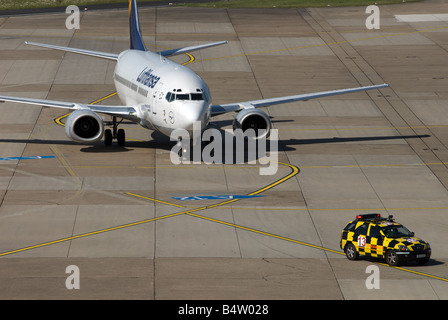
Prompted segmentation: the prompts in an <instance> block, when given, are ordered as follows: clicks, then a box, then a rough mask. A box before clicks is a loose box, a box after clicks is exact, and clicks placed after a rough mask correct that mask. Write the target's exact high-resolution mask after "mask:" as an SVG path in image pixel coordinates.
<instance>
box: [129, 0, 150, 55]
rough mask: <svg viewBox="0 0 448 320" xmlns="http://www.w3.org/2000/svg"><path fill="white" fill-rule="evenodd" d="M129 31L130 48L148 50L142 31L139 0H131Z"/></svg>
mask: <svg viewBox="0 0 448 320" xmlns="http://www.w3.org/2000/svg"><path fill="white" fill-rule="evenodd" d="M129 32H130V36H131V45H130V48H131V49H134V50H140V51H147V50H146V47H145V43H144V42H143V38H142V34H141V32H140V23H139V20H138V7H137V0H129Z"/></svg>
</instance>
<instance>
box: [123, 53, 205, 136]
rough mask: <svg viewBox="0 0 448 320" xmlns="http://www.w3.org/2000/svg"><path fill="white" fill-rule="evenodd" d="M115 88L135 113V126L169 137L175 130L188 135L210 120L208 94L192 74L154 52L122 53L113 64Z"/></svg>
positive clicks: (200, 81) (203, 85)
mask: <svg viewBox="0 0 448 320" xmlns="http://www.w3.org/2000/svg"><path fill="white" fill-rule="evenodd" d="M114 81H115V87H116V89H117V93H118V96H119V98H120V100H121V101H122V102H123V103H124V104H125V105H127V106H132V107H134V108H135V109H136V111H137V115H136V116H137V117H138V118H139V124H140V125H141V126H143V127H145V128H147V129H151V130H157V131H160V132H162V133H163V134H165V135H168V136H170V134H171V132H172V131H173V130H175V129H185V130H187V131H188V132H189V133H190V134H191V133H192V130H193V123H194V122H197V121H200V122H201V128H202V129H204V128H206V126H207V125H208V121H209V119H210V92H209V89H208V87H207V85H206V84H205V82H204V81H203V80H202V79H201V78H200V77H199V76H198V75H197V74H196V73H194V72H193V71H191V70H190V69H188V68H187V67H184V66H182V65H180V64H178V63H175V62H173V61H171V60H169V59H167V58H164V57H162V56H160V55H158V54H156V53H153V52H149V51H146V52H144V51H138V50H126V51H123V52H122V53H121V54H120V55H119V57H118V61H117V65H116V67H115V72H114Z"/></svg>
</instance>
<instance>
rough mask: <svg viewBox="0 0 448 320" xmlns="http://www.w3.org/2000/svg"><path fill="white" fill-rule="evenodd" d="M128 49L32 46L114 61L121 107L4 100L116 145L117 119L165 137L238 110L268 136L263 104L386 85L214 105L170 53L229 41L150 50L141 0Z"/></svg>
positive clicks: (86, 137) (120, 133) (78, 137)
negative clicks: (44, 110)
mask: <svg viewBox="0 0 448 320" xmlns="http://www.w3.org/2000/svg"><path fill="white" fill-rule="evenodd" d="M129 24H130V48H129V49H128V50H125V51H123V52H121V53H120V54H115V53H105V52H98V51H91V50H85V49H76V48H70V47H61V46H54V45H49V44H41V43H35V42H26V43H27V44H29V45H34V46H39V47H45V48H51V49H56V50H62V51H66V52H72V53H78V54H83V55H88V56H94V57H97V58H103V59H109V60H114V61H116V67H115V72H114V84H115V87H116V91H117V94H118V96H119V98H120V100H121V102H122V103H123V105H122V106H108V105H91V104H82V103H76V102H63V101H53V100H44V99H32V98H20V97H10V96H0V101H9V102H17V103H25V104H34V105H40V106H44V107H54V108H63V109H68V110H71V111H73V112H72V113H71V114H70V115H69V116H68V118H67V120H66V123H65V131H66V135H67V137H68V138H70V139H72V140H74V141H77V142H81V143H95V142H97V141H99V140H101V139H102V138H103V136H104V141H105V144H106V145H110V144H111V143H112V140H113V139H116V140H117V143H118V145H120V146H123V145H124V143H125V133H124V130H123V129H118V125H119V121H117V119H127V120H131V121H132V122H135V123H137V124H139V125H141V126H142V127H144V128H147V129H150V130H157V131H159V132H161V133H163V134H165V135H167V136H170V134H171V132H172V131H174V130H176V129H185V130H187V131H188V132H189V133H192V131H193V124H194V123H198V122H199V123H200V124H201V128H202V130H204V129H205V128H206V127H207V126H208V124H209V121H210V118H212V117H213V116H216V115H219V114H223V113H227V112H235V113H236V116H235V119H234V121H233V128H234V129H237V128H240V129H242V130H243V132H244V131H246V130H247V129H254V130H255V132H256V133H257V132H258V134H257V137H256V138H261V137H265V136H267V135H269V131H270V129H271V120H270V117H269V116H268V115H267V114H266V113H265V112H264V111H262V110H260V109H258V108H260V107H267V106H272V105H277V104H282V103H288V102H294V101H300V100H309V99H314V98H320V97H327V96H333V95H338V94H344V93H350V92H358V91H365V90H371V89H379V88H383V87H387V86H388V85H387V84H381V85H373V86H365V87H357V88H349V89H341V90H333V91H323V92H317V93H309V94H299V95H293V96H287V97H279V98H270V99H262V100H253V101H244V102H236V103H230V104H222V105H213V104H212V103H211V95H210V91H209V88H208V87H207V85H206V83H205V82H204V80H202V79H201V78H200V77H199V76H198V75H197V74H196V73H194V72H193V71H192V70H190V69H189V68H187V67H185V66H182V65H180V64H178V63H175V62H173V61H171V60H169V59H167V57H170V56H174V55H178V54H183V53H187V52H191V51H195V50H200V49H204V48H209V47H212V46H217V45H222V44H225V43H227V42H226V41H221V42H215V43H209V44H203V45H197V46H190V47H185V48H179V49H172V50H165V51H160V52H157V53H155V52H151V51H148V50H147V48H146V46H145V43H144V41H143V38H142V35H141V32H140V24H139V18H138V11H137V0H129ZM99 114H105V115H109V116H111V117H112V120H113V121H112V130H110V129H106V130H105V129H104V127H105V125H104V120H103V118H102V117H100V116H99Z"/></svg>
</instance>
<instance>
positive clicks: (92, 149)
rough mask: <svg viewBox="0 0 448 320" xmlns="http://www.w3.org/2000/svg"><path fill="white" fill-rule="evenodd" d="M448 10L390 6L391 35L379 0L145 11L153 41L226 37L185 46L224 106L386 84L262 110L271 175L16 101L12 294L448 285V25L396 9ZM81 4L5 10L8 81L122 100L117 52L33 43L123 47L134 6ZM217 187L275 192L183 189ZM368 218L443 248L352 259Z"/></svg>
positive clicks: (382, 292)
mask: <svg viewBox="0 0 448 320" xmlns="http://www.w3.org/2000/svg"><path fill="white" fill-rule="evenodd" d="M446 5H447V2H446V1H423V2H420V3H409V4H408V3H406V4H400V5H390V6H380V14H381V15H380V17H381V20H380V29H379V30H369V29H367V28H366V25H365V21H366V19H367V17H368V16H369V15H368V14H366V13H365V7H356V8H355V7H347V8H332V7H327V8H319V9H278V8H273V9H228V10H226V9H197V8H180V7H160V8H141V10H140V22H141V29H142V33H143V35H144V39H145V42H146V43H147V44H148V46H149V48H150V49H151V50H159V49H160V48H177V47H182V46H187V45H194V44H199V43H204V42H214V41H220V40H227V41H229V43H228V44H227V45H224V46H219V47H214V48H210V49H205V50H202V51H199V52H194V53H192V55H190V56H188V55H183V56H179V57H176V61H178V62H182V63H185V64H186V65H187V66H188V67H190V68H191V69H193V70H194V71H196V72H197V73H198V74H199V75H200V76H201V77H203V79H204V80H205V81H206V82H207V83H208V85H209V87H210V90H211V93H212V96H213V102H214V103H230V102H236V101H245V100H254V99H261V98H269V97H277V96H283V95H292V94H298V93H307V92H317V91H323V90H331V89H340V88H349V87H356V86H360V85H371V84H382V83H388V84H390V87H389V88H385V89H381V90H375V91H369V92H368V93H364V92H363V93H355V94H347V95H341V96H336V97H329V98H324V99H317V100H310V101H306V102H300V103H291V104H285V105H280V106H275V107H268V108H266V109H264V110H265V111H266V112H267V113H268V114H269V115H270V116H271V117H272V122H273V125H274V128H275V129H277V130H278V146H279V152H278V162H279V164H278V170H277V171H276V173H275V174H274V175H260V171H259V169H260V167H262V166H263V164H261V162H260V161H257V162H256V163H255V164H235V165H232V164H210V165H207V164H204V163H202V164H193V163H191V164H181V165H175V164H173V163H172V162H171V160H170V150H171V148H172V147H173V143H172V142H170V141H169V139H168V138H166V137H162V136H161V135H160V134H157V133H152V132H150V131H147V130H144V129H143V128H140V127H139V126H137V125H132V124H129V123H127V122H124V123H123V124H122V126H121V127H122V128H125V129H126V132H127V144H126V146H125V147H118V146H116V145H114V146H112V147H104V146H103V143H102V142H99V143H97V144H96V145H81V144H77V143H75V142H72V141H70V140H69V139H68V138H67V137H66V136H65V131H64V127H63V123H64V117H63V116H64V115H65V113H64V111H61V110H58V109H48V108H41V107H38V106H27V105H19V104H12V103H1V104H0V146H1V148H0V205H1V206H0V255H1V256H0V299H150V300H152V299H157V300H165V299H170V300H171V299H172V300H177V299H181V300H183V299H193V300H195V299H224V300H226V299H232V300H234V299H249V300H256V299H267V300H298V299H317V300H324V299H332V300H341V299H347V300H352V299H387V300H389V299H448V267H447V262H448V245H447V243H448V234H447V225H448V189H447V188H448V168H447V165H448V149H447V146H448V144H447V143H448V117H447V116H446V115H447V113H448V21H446V20H444V19H442V18H440V17H439V18H437V17H434V19H428V18H427V19H426V20H425V19H423V20H425V21H421V20H422V19H407V20H406V21H399V20H398V19H397V18H396V17H395V15H406V16H407V17H412V16H409V15H414V14H440V13H448V12H446V8H447V6H446ZM67 17H68V15H67V14H65V13H60V14H40V15H26V16H11V17H5V16H2V17H0V92H1V94H3V95H15V96H23V97H36V98H47V99H54V100H64V101H76V102H81V103H99V104H120V101H119V100H118V97H117V96H116V95H114V91H115V89H114V85H113V79H112V76H113V70H114V63H113V62H110V61H104V60H101V59H95V58H91V57H84V56H79V55H75V54H70V53H66V54H64V53H62V52H58V51H51V50H46V49H42V48H37V47H32V46H27V45H25V44H24V41H25V40H29V41H36V42H42V43H49V44H55V45H63V46H71V47H79V48H86V49H91V50H98V51H105V52H116V53H118V52H120V51H122V50H125V49H126V48H127V46H128V15H127V12H126V10H107V11H95V12H89V11H87V12H82V13H81V24H80V26H81V28H80V29H79V30H67V29H66V27H65V20H66V19H67ZM415 17H416V16H414V18H415ZM103 98H105V99H103ZM232 118H233V115H232V114H226V115H222V116H219V117H217V118H216V119H214V120H215V121H216V122H217V125H218V126H219V127H220V128H222V129H227V128H231V121H232ZM219 195H262V196H263V197H257V198H248V199H239V200H230V201H229V200H219V199H215V200H192V201H181V200H178V199H174V197H193V196H202V197H205V196H208V197H213V196H219ZM369 212H380V213H381V214H382V215H384V216H387V215H389V214H392V215H393V216H394V217H395V219H396V220H397V221H398V222H401V223H403V224H404V225H406V226H407V227H408V228H409V229H411V230H412V231H414V232H415V233H416V235H417V236H419V237H421V238H423V239H424V240H426V241H428V242H429V243H430V244H431V247H432V251H433V254H432V259H431V260H430V262H429V263H428V264H427V265H425V266H418V265H416V264H413V263H409V264H405V265H403V266H402V267H400V268H393V267H389V266H387V265H384V264H381V263H380V262H381V261H376V260H368V259H361V260H359V261H349V260H347V259H346V258H345V255H344V254H343V252H342V250H341V249H340V247H339V241H340V234H341V230H342V229H343V228H344V226H345V225H346V224H347V222H348V221H350V220H353V219H354V217H355V216H356V215H357V214H360V213H369ZM72 265H74V266H77V267H78V268H79V279H80V289H78V290H77V289H72V290H69V289H67V287H66V281H69V277H70V276H71V273H70V271H68V272H66V268H67V267H68V266H72ZM371 265H375V266H377V267H378V268H379V269H378V270H379V272H380V289H368V288H367V286H366V280H367V279H368V277H369V276H370V273H366V269H367V268H368V267H369V266H371Z"/></svg>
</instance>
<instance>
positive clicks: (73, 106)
mask: <svg viewBox="0 0 448 320" xmlns="http://www.w3.org/2000/svg"><path fill="white" fill-rule="evenodd" d="M0 101H8V102H17V103H25V104H35V105H40V106H44V107H51V108H62V109H68V110H79V109H87V110H91V111H94V112H98V113H103V114H107V115H110V116H116V117H121V118H130V117H133V116H134V114H135V113H136V110H135V109H134V108H133V107H129V106H105V105H93V104H82V103H75V102H64V101H56V100H45V99H33V98H20V97H10V96H0Z"/></svg>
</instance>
